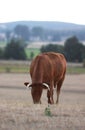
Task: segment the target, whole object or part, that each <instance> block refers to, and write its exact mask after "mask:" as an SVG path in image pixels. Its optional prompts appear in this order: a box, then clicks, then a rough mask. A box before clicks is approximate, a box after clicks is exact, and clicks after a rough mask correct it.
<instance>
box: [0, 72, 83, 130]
mask: <svg viewBox="0 0 85 130" xmlns="http://www.w3.org/2000/svg"><path fill="white" fill-rule="evenodd" d="M25 81H30V76H29V74H28V73H18V74H16V73H0V130H37V129H39V130H52V129H53V130H84V129H85V74H77V75H76V74H71V75H70V74H67V75H66V78H65V81H64V84H63V86H62V89H61V94H60V101H59V104H58V105H56V104H54V105H51V106H50V110H51V113H52V117H49V116H46V115H45V113H44V112H45V108H46V107H47V106H48V104H47V97H46V90H44V91H43V95H42V98H41V101H42V104H41V105H39V104H38V105H34V104H33V102H32V98H31V93H30V90H27V89H26V88H25V86H24V85H23V83H24V82H25ZM54 99H56V92H54Z"/></svg>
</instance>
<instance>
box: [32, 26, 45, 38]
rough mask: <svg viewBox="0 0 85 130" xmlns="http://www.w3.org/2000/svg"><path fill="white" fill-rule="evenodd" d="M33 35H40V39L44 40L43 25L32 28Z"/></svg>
mask: <svg viewBox="0 0 85 130" xmlns="http://www.w3.org/2000/svg"><path fill="white" fill-rule="evenodd" d="M32 36H33V37H39V38H40V40H44V30H43V28H42V27H33V28H32Z"/></svg>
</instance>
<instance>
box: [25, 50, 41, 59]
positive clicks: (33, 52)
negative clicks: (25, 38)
mask: <svg viewBox="0 0 85 130" xmlns="http://www.w3.org/2000/svg"><path fill="white" fill-rule="evenodd" d="M25 52H26V55H27V59H31V55H33V57H35V56H37V55H38V54H39V53H40V49H38V48H26V49H25Z"/></svg>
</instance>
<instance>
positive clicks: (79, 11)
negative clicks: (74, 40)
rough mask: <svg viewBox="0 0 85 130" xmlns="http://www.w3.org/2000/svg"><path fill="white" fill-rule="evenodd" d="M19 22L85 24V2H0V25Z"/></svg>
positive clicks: (23, 0) (15, 0) (11, 0)
mask: <svg viewBox="0 0 85 130" xmlns="http://www.w3.org/2000/svg"><path fill="white" fill-rule="evenodd" d="M20 20H35V21H61V22H70V23H76V24H85V0H0V23H2V22H11V21H20Z"/></svg>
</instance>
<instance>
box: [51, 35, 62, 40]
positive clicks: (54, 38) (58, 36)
mask: <svg viewBox="0 0 85 130" xmlns="http://www.w3.org/2000/svg"><path fill="white" fill-rule="evenodd" d="M52 41H61V37H60V35H59V33H56V34H54V35H53V37H52Z"/></svg>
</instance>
